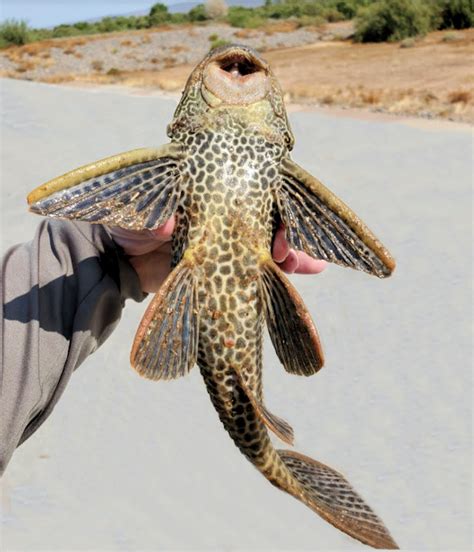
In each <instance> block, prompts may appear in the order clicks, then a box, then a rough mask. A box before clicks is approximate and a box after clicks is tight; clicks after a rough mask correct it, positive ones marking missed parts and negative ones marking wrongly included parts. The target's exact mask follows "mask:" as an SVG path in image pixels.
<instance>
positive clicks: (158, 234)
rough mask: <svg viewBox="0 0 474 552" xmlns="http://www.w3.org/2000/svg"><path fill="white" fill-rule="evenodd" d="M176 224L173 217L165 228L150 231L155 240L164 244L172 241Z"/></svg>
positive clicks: (160, 227) (165, 224)
mask: <svg viewBox="0 0 474 552" xmlns="http://www.w3.org/2000/svg"><path fill="white" fill-rule="evenodd" d="M175 224H176V219H175V217H171V218H170V219H168V220H167V221H166V222H165V223H164V224H163V226H159V227H158V228H156V229H155V230H150V234H151V235H152V237H153V238H154V239H157V240H160V241H162V242H163V241H169V240H171V236H172V235H173V231H174V227H175Z"/></svg>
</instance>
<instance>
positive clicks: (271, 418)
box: [236, 371, 294, 445]
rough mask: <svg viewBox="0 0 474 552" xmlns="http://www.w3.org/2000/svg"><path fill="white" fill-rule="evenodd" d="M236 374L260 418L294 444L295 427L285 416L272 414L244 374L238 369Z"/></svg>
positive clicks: (269, 427) (284, 439)
mask: <svg viewBox="0 0 474 552" xmlns="http://www.w3.org/2000/svg"><path fill="white" fill-rule="evenodd" d="M236 374H237V378H238V380H239V384H240V386H241V387H242V389H243V391H244V393H245V394H246V395H247V398H248V399H249V401H250V402H251V403H252V406H253V407H254V409H255V412H256V413H257V416H258V417H259V418H260V420H261V421H262V422H263V423H264V424H265V425H266V426H267V427H268V429H270V430H271V431H273V433H275V435H277V436H278V437H279V438H280V439H281V440H282V441H284V442H285V443H288V444H289V445H292V444H293V440H294V434H293V428H292V427H291V426H290V424H289V423H288V422H286V421H285V420H283V418H279V417H278V416H276V415H275V414H272V413H271V412H270V411H269V410H268V409H267V407H266V406H265V405H264V404H263V402H262V401H261V400H259V399H258V398H257V396H256V395H255V393H254V392H253V391H252V389H250V387H249V386H248V385H247V383H246V382H245V380H244V378H243V377H242V375H241V374H239V373H238V372H237V371H236Z"/></svg>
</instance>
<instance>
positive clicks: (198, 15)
mask: <svg viewBox="0 0 474 552" xmlns="http://www.w3.org/2000/svg"><path fill="white" fill-rule="evenodd" d="M188 17H189V21H207V20H208V19H209V17H208V15H207V13H206V9H205V7H204V4H198V5H197V6H195V7H194V8H192V9H191V10H189V12H188Z"/></svg>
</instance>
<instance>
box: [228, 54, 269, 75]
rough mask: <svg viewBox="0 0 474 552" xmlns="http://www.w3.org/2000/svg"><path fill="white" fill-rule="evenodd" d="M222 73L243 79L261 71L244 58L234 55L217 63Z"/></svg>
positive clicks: (257, 66)
mask: <svg viewBox="0 0 474 552" xmlns="http://www.w3.org/2000/svg"><path fill="white" fill-rule="evenodd" d="M218 64H219V66H220V68H221V70H222V71H225V72H226V73H230V75H232V76H233V77H244V76H246V75H251V74H253V73H258V72H259V71H262V67H260V66H259V65H257V64H256V63H254V62H253V61H252V60H250V59H248V58H246V57H245V56H242V55H239V54H235V55H230V56H227V57H225V58H224V59H222V60H220V61H218Z"/></svg>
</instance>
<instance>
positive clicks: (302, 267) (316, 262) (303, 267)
mask: <svg viewBox="0 0 474 552" xmlns="http://www.w3.org/2000/svg"><path fill="white" fill-rule="evenodd" d="M296 255H297V257H298V266H297V267H296V269H295V272H296V273H298V274H319V273H320V272H322V271H323V270H324V269H325V268H326V266H327V262H326V261H323V260H322V259H313V258H312V257H310V256H309V255H307V254H306V253H303V251H297V252H296Z"/></svg>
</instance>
